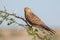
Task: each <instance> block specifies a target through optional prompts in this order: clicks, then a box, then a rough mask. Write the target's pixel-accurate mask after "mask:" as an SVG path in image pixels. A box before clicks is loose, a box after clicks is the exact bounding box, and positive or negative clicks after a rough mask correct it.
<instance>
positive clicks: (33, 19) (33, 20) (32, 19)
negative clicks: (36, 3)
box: [24, 7, 55, 34]
mask: <svg viewBox="0 0 60 40" xmlns="http://www.w3.org/2000/svg"><path fill="white" fill-rule="evenodd" d="M24 12H25V18H26V20H27V21H28V23H29V24H31V25H32V26H34V25H37V26H39V28H40V27H41V28H43V29H45V30H47V31H49V32H52V33H54V34H55V31H54V30H52V29H51V28H49V27H48V26H47V25H46V24H45V23H44V22H43V21H42V20H41V19H40V18H39V17H37V16H36V15H35V14H34V13H33V12H32V10H31V9H30V8H29V7H25V8H24Z"/></svg>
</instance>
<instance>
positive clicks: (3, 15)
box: [0, 7, 52, 40]
mask: <svg viewBox="0 0 60 40" xmlns="http://www.w3.org/2000/svg"><path fill="white" fill-rule="evenodd" d="M9 16H14V17H15V18H18V19H21V20H23V21H24V22H25V23H26V25H24V24H20V23H18V22H16V20H15V19H14V18H10V17H9ZM0 18H2V19H1V20H0V24H1V23H2V22H3V21H4V20H5V21H8V20H10V21H9V22H8V23H7V25H11V24H13V23H16V24H18V25H19V26H22V27H24V28H25V29H26V30H27V33H28V34H30V35H32V36H33V38H32V40H36V37H38V38H39V39H40V40H52V36H51V34H48V35H44V36H43V37H41V36H39V34H38V30H37V29H34V28H32V26H31V25H29V23H28V22H27V20H25V19H24V18H22V17H19V16H17V15H16V14H15V13H13V14H10V13H9V12H7V10H6V8H5V7H4V10H0ZM25 26H26V27H25ZM41 31H42V33H43V34H45V31H44V30H43V29H42V30H41Z"/></svg>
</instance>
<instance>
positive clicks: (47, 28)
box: [41, 26, 55, 34]
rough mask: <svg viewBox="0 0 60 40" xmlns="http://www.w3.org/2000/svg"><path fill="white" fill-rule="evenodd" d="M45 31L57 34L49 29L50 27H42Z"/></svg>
mask: <svg viewBox="0 0 60 40" xmlns="http://www.w3.org/2000/svg"><path fill="white" fill-rule="evenodd" d="M41 27H42V28H43V29H45V30H47V31H50V32H51V33H53V34H55V31H54V30H52V29H51V28H49V27H48V26H41Z"/></svg>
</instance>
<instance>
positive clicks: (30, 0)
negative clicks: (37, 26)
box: [0, 0, 60, 28]
mask: <svg viewBox="0 0 60 40" xmlns="http://www.w3.org/2000/svg"><path fill="white" fill-rule="evenodd" d="M4 5H5V6H6V9H7V10H8V12H10V13H12V12H16V14H17V15H18V16H22V17H24V8H25V7H30V8H31V9H32V11H33V12H34V13H35V14H36V15H37V16H38V17H39V18H41V19H42V20H43V21H44V22H45V23H46V24H47V25H49V26H56V27H58V28H59V27H60V0H0V9H4Z"/></svg>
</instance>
